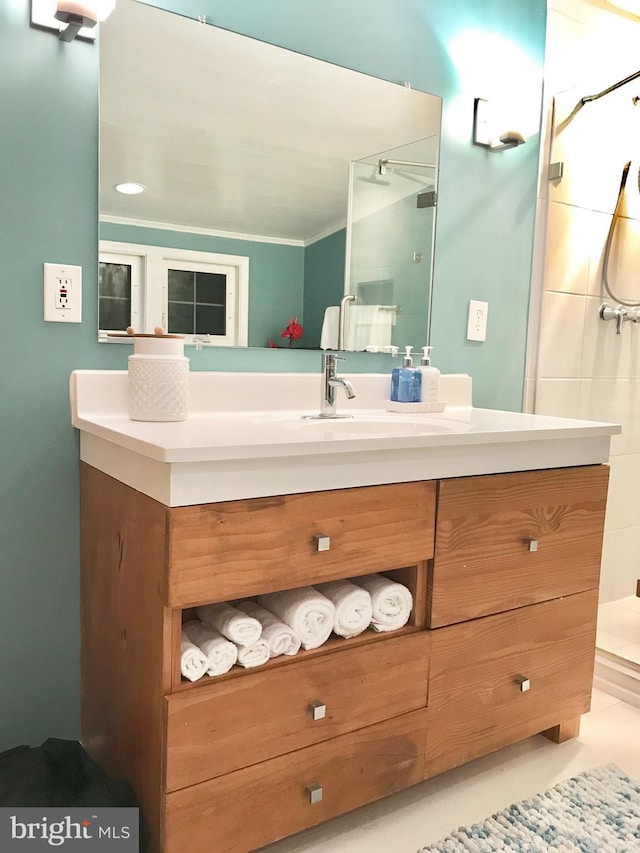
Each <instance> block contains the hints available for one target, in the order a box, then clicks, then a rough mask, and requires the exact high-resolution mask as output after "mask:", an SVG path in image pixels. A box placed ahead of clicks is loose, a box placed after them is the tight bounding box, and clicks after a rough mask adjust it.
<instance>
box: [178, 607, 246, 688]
mask: <svg viewBox="0 0 640 853" xmlns="http://www.w3.org/2000/svg"><path fill="white" fill-rule="evenodd" d="M182 631H183V633H184V634H186V635H187V637H188V639H189V640H190V641H191V642H192V643H193V644H194V645H196V646H197V647H198V648H199V649H201V651H203V652H204V654H205V655H206V656H207V675H224V674H225V672H229V670H230V669H231V667H232V666H233V665H234V663H235V662H236V661H237V660H238V647H237V646H236V645H235V643H232V642H231V641H230V640H225V638H224V637H223V636H222V634H220V633H219V632H218V631H216V629H215V628H212V627H211V625H205V623H204V622H201V621H200V620H199V619H192V620H190V621H189V622H185V623H184V625H183V626H182Z"/></svg>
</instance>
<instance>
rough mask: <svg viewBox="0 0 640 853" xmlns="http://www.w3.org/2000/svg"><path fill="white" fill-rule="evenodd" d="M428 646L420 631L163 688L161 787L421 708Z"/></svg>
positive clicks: (183, 784) (172, 787)
mask: <svg viewBox="0 0 640 853" xmlns="http://www.w3.org/2000/svg"><path fill="white" fill-rule="evenodd" d="M429 646H430V636H429V634H428V633H427V632H424V631H420V632H417V633H415V634H412V635H409V636H404V637H398V638H395V639H392V638H389V639H388V640H376V641H375V642H372V643H369V644H368V645H364V646H360V647H358V648H354V649H350V650H345V651H341V652H334V653H332V654H328V655H325V656H323V657H320V658H316V659H315V660H314V659H311V660H307V661H301V662H300V663H299V664H295V663H293V664H288V665H287V666H285V667H283V668H282V669H279V670H271V671H269V672H259V671H258V672H255V673H252V674H247V675H244V676H242V677H241V678H236V679H233V680H231V681H226V682H222V683H221V684H217V685H216V684H212V685H209V686H207V687H199V688H198V689H192V690H187V691H184V692H182V693H176V694H173V695H172V696H167V697H166V698H165V705H166V714H167V717H166V719H167V762H166V785H165V789H166V790H167V791H173V790H176V789H178V788H184V787H186V786H187V785H193V784H195V783H196V782H202V781H204V780H206V779H211V778H212V777H216V776H221V775H223V774H224V773H229V772H231V771H233V770H238V769H240V768H241V767H247V766H249V765H251V764H257V763H258V762H260V761H265V760H266V759H268V758H273V757H275V756H276V755H282V754H283V753H286V752H292V751H293V750H296V749H300V748H301V747H305V746H309V745H311V744H313V743H318V742H320V741H324V740H327V739H329V738H333V737H335V736H336V735H342V734H345V733H346V732H350V731H354V730H355V729H359V728H364V727H365V726H370V725H372V724H373V723H378V722H381V721H382V720H385V719H389V718H391V717H396V716H399V715H401V714H405V713H407V712H409V711H414V710H417V709H419V708H424V707H425V705H426V704H427V682H428V674H429ZM312 702H321V703H323V704H324V705H325V706H326V712H325V713H326V716H325V717H324V718H323V719H319V720H314V719H313V716H312V713H311V711H310V708H309V706H310V704H311V703H312Z"/></svg>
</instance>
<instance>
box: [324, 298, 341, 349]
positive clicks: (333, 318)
mask: <svg viewBox="0 0 640 853" xmlns="http://www.w3.org/2000/svg"><path fill="white" fill-rule="evenodd" d="M339 322H340V308H339V307H338V306H337V305H329V307H328V308H326V309H325V312H324V319H323V321H322V332H321V333H320V349H338V323H339Z"/></svg>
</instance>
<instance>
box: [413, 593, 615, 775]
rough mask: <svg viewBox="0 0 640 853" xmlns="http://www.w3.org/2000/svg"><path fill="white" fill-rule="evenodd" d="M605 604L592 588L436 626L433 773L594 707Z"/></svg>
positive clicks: (429, 764) (429, 765)
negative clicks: (600, 608) (593, 690)
mask: <svg viewBox="0 0 640 853" xmlns="http://www.w3.org/2000/svg"><path fill="white" fill-rule="evenodd" d="M597 607H598V591H597V590H591V591H589V592H583V593H579V594H577V595H571V596H568V597H567V598H562V599H556V600H554V601H547V602H543V603H541V604H534V605H531V606H530V607H523V608H522V609H520V610H514V611H511V612H509V613H502V614H500V615H499V616H487V617H485V618H484V619H478V620H477V621H475V622H464V623H462V624H460V625H452V626H450V627H447V628H439V629H438V630H436V631H433V632H432V647H431V675H430V680H429V708H428V719H429V733H428V738H427V751H426V771H427V775H428V776H435V775H436V774H438V773H442V772H443V771H444V770H449V769H450V768H451V767H455V766H457V765H459V764H463V763H465V762H466V761H470V760H471V759H473V758H477V757H478V756H480V755H484V754H485V753H487V752H491V751H493V750H495V749H499V748H500V747H502V746H506V745H507V744H509V743H513V742H515V741H517V740H521V739H522V738H525V737H528V736H529V735H532V734H536V733H538V732H541V731H544V730H545V729H548V728H551V727H553V726H555V725H557V724H558V723H561V722H562V721H564V720H567V719H570V718H571V717H577V716H579V715H580V714H583V713H585V712H586V711H588V710H589V706H590V701H591V685H592V679H593V664H594V654H595V633H596V615H597ZM521 678H526V679H528V680H529V685H530V686H529V689H528V690H523V689H522V687H526V684H524V685H521V684H520V683H519V679H521Z"/></svg>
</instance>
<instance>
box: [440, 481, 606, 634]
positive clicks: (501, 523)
mask: <svg viewBox="0 0 640 853" xmlns="http://www.w3.org/2000/svg"><path fill="white" fill-rule="evenodd" d="M608 478H609V468H608V467H607V466H604V465H594V466H588V467H582V468H561V469H553V470H549V471H528V472H523V473H517V474H494V475H491V476H487V477H465V478H459V479H453V480H443V481H441V482H440V484H439V491H438V522H437V527H436V544H435V556H434V560H433V565H432V568H431V573H430V584H429V622H428V624H429V626H430V627H431V628H439V627H441V626H442V625H450V624H452V623H454V622H462V621H464V620H466V619H475V618H476V617H478V616H486V615H488V614H490V613H499V612H501V611H503V610H509V609H511V608H516V607H524V606H525V605H527V604H533V603H535V602H537V601H543V600H548V599H551V598H556V597H558V596H561V595H571V594H572V593H575V592H582V591H583V590H587V589H594V588H595V587H597V586H598V580H599V575H600V558H601V553H602V534H603V527H604V513H605V505H606V496H607V484H608Z"/></svg>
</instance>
